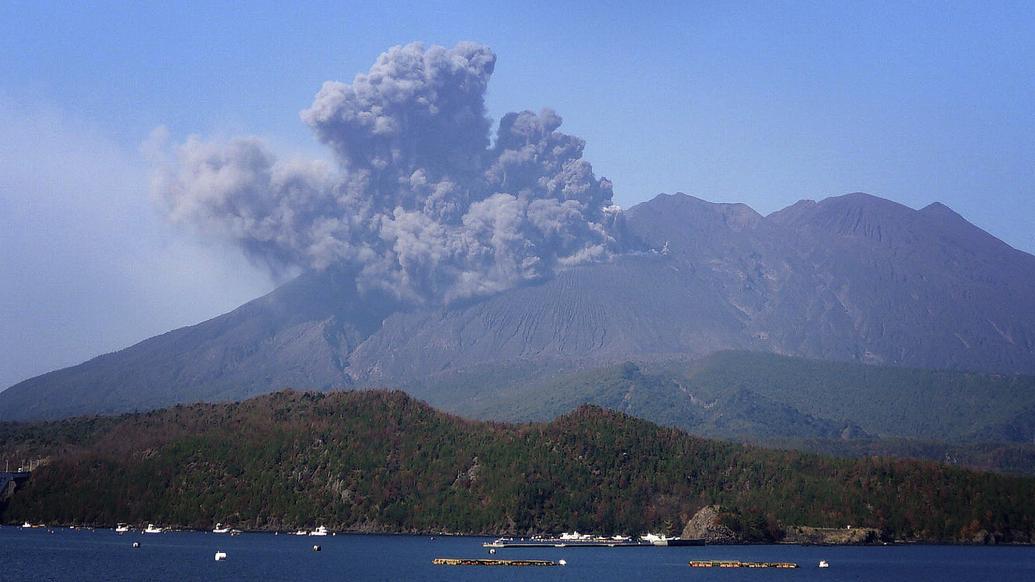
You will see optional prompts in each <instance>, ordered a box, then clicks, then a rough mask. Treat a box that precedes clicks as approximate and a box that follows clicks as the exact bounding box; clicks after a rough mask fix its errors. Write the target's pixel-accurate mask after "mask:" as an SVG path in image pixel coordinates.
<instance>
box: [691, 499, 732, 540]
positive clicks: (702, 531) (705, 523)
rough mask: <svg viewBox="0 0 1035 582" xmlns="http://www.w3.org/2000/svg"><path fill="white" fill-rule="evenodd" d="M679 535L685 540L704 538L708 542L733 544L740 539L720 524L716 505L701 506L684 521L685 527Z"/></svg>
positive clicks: (720, 520) (719, 514)
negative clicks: (688, 519)
mask: <svg viewBox="0 0 1035 582" xmlns="http://www.w3.org/2000/svg"><path fill="white" fill-rule="evenodd" d="M679 537H681V538H683V539H685V540H704V541H705V542H707V543H709V544H735V543H738V542H739V541H740V539H739V538H738V537H737V534H736V533H734V532H733V530H731V529H730V528H728V527H726V526H724V525H722V514H721V512H720V508H719V506H718V505H707V506H705V507H702V508H701V509H700V510H699V511H698V512H697V513H695V514H694V516H693V517H691V518H690V521H688V522H686V527H684V528H683V533H682V534H681V535H680V536H679Z"/></svg>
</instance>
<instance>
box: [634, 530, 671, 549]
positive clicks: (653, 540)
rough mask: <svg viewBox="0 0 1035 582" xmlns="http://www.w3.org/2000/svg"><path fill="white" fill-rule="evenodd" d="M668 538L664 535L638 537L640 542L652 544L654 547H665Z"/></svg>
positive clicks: (653, 534) (650, 534)
mask: <svg viewBox="0 0 1035 582" xmlns="http://www.w3.org/2000/svg"><path fill="white" fill-rule="evenodd" d="M668 540H669V538H668V536H666V535H665V534H656V533H648V534H645V535H642V536H640V541H643V542H647V543H648V544H654V545H655V546H661V545H665V543H666V542H668Z"/></svg>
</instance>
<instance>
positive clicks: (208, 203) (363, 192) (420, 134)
mask: <svg viewBox="0 0 1035 582" xmlns="http://www.w3.org/2000/svg"><path fill="white" fill-rule="evenodd" d="M495 63H496V56H495V54H493V52H492V51H491V50H489V49H488V48H487V47H485V46H482V45H478V44H474V43H461V44H458V45H457V46H455V47H453V48H451V49H446V48H443V47H439V46H432V47H428V48H425V47H424V46H423V45H421V44H416V43H415V44H410V45H406V46H398V47H394V48H392V49H390V50H388V51H387V52H385V53H383V54H382V55H380V57H378V59H377V62H376V63H374V65H373V67H371V68H370V70H369V71H368V72H367V73H366V74H360V75H357V76H356V78H355V79H354V80H353V81H352V83H351V84H346V83H340V82H327V83H324V85H323V87H322V88H321V89H320V91H319V92H318V93H317V95H316V98H315V100H314V101H313V104H312V105H311V106H310V107H309V108H308V109H305V110H304V111H302V113H301V117H302V120H303V121H304V122H305V123H306V124H308V125H309V126H310V127H311V128H312V129H313V131H314V132H315V134H316V136H317V137H318V138H319V140H320V141H321V142H322V143H324V144H326V145H327V146H328V147H329V148H331V150H333V152H334V157H335V160H336V163H335V164H327V163H322V162H318V161H305V160H280V159H278V158H277V157H276V156H275V155H274V154H273V153H272V152H271V151H270V149H269V148H268V146H266V145H265V144H264V143H263V142H262V141H261V140H259V139H256V138H237V139H232V140H229V141H224V142H209V141H204V140H201V139H199V138H197V137H192V138H190V139H188V140H187V141H186V142H185V143H183V144H181V145H180V146H178V147H177V148H176V151H175V156H174V159H173V160H172V161H170V162H168V163H164V164H162V165H161V166H160V167H159V169H158V170H157V171H156V173H155V176H154V178H153V190H154V193H155V195H156V197H157V198H158V199H159V200H160V201H161V203H162V206H163V208H164V209H165V210H166V212H167V213H168V216H169V217H170V218H171V219H172V220H173V221H175V222H182V223H187V224H192V225H194V226H195V227H197V228H198V229H199V230H200V231H201V232H203V233H207V234H210V235H214V236H218V237H221V238H224V239H227V240H230V241H233V242H234V243H236V244H238V245H240V246H241V248H243V249H244V250H245V252H246V253H247V254H248V255H249V256H251V257H252V258H254V259H256V260H258V261H261V262H262V263H264V264H266V265H268V266H269V267H270V268H272V269H274V270H276V269H283V268H292V267H300V268H303V269H325V268H328V267H332V266H336V265H345V266H349V267H351V268H354V269H355V270H356V271H357V272H358V275H357V284H358V285H359V287H360V289H361V290H366V289H374V288H377V289H383V290H385V291H388V292H390V293H392V294H394V295H396V296H397V297H399V298H400V299H403V300H408V301H415V302H444V303H448V302H450V301H454V300H457V299H462V298H468V297H476V296H482V295H488V294H492V293H496V292H499V291H502V290H505V289H508V288H511V287H514V286H515V285H519V284H521V283H523V282H527V281H535V280H538V279H542V278H545V277H549V276H550V275H551V274H553V273H554V272H556V271H557V270H558V269H563V268H567V267H570V266H572V265H576V264H579V263H584V262H588V261H599V260H606V259H608V258H609V257H611V256H612V254H613V253H614V252H615V251H616V249H617V244H618V242H617V240H616V233H617V232H618V230H619V222H620V220H621V211H620V209H619V208H618V207H617V206H615V205H614V204H613V203H612V189H611V183H610V182H608V181H607V180H606V179H602V178H601V179H598V178H596V177H595V176H594V174H593V169H592V167H591V166H590V164H589V163H588V162H587V161H585V160H583V159H582V153H583V147H584V142H583V141H582V140H581V139H579V138H577V137H574V136H571V135H566V134H564V133H561V132H559V131H558V128H559V127H560V125H561V118H560V117H559V116H558V115H557V114H556V113H554V112H553V111H551V110H548V109H544V110H543V111H541V112H540V113H538V114H537V113H533V112H530V111H522V112H520V113H508V114H507V115H505V116H504V117H503V119H502V120H500V123H499V126H498V128H497V130H496V139H495V143H492V142H491V140H490V137H491V129H492V128H491V122H490V120H489V118H488V116H487V113H486V108H485V92H486V89H487V86H488V82H489V78H490V77H491V75H492V72H493V68H494V66H495Z"/></svg>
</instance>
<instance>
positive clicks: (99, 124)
mask: <svg viewBox="0 0 1035 582" xmlns="http://www.w3.org/2000/svg"><path fill="white" fill-rule="evenodd" d="M415 40H418V41H423V42H426V43H434V44H442V45H446V46H452V45H453V44H455V43H456V42H457V41H460V40H474V41H478V42H482V43H485V44H487V45H489V46H491V47H492V48H493V49H494V50H495V52H496V53H497V55H498V61H497V66H496V72H495V74H494V76H493V81H492V83H491V85H490V88H489V106H490V114H491V115H492V116H493V117H494V118H496V119H498V118H499V117H501V116H502V115H503V114H504V113H506V112H508V111H513V110H521V109H533V110H538V109H539V108H541V107H544V106H548V107H552V108H554V109H556V110H557V111H558V112H559V113H560V114H561V115H562V116H563V117H564V119H565V124H564V127H563V128H562V129H563V130H564V131H566V132H568V133H573V134H576V135H579V136H581V137H582V138H584V139H585V140H586V141H587V147H586V158H587V159H589V160H590V161H591V162H592V163H593V165H594V168H595V170H596V172H597V174H598V175H604V176H607V177H608V178H610V179H611V180H612V181H613V182H614V184H615V192H616V196H617V202H618V203H619V204H621V205H623V206H631V205H633V204H635V203H637V202H641V201H643V200H646V199H649V198H650V197H652V196H654V195H655V194H657V193H659V192H675V191H683V192H687V193H690V194H694V195H697V196H699V197H702V198H705V199H708V200H713V201H738V202H746V203H748V204H750V205H751V206H753V207H754V208H756V209H757V210H759V211H760V212H762V213H768V212H771V211H774V210H777V209H779V208H782V207H784V206H786V205H789V204H791V203H793V202H794V201H796V200H798V199H801V198H813V199H819V198H823V197H826V196H831V195H838V194H843V193H847V192H853V191H865V192H869V193H872V194H876V195H879V196H883V197H885V198H890V199H892V200H896V201H898V202H901V203H903V204H906V205H909V206H912V207H914V208H919V207H922V206H924V205H926V204H928V203H930V202H933V201H936V200H937V201H941V202H944V203H946V204H948V205H949V206H950V207H952V208H954V209H955V210H957V211H958V212H960V213H961V214H962V215H963V216H964V217H966V218H967V219H969V220H970V221H972V222H974V223H975V224H977V225H978V226H981V227H982V228H985V229H986V230H988V231H990V232H991V233H992V234H994V235H996V236H998V237H1000V238H1002V239H1003V240H1005V241H1006V242H1008V243H1010V244H1011V245H1013V246H1015V247H1017V248H1020V249H1022V250H1025V251H1028V252H1033V251H1035V107H1033V105H1035V3H1033V2H1016V3H1003V2H915V3H914V2H901V1H900V2H844V3H842V2H805V1H794V2H775V1H766V2H714V3H703V2H689V1H685V2H672V3H639V2H614V3H611V2H603V1H593V2H582V3H579V2H575V3H569V2H563V1H559V0H554V1H551V2H543V3H537V2H523V3H475V2H457V3H449V2H422V3H414V4H393V3H388V2H368V3H348V2H340V1H338V2H301V3H289V2H282V1H281V2H267V3H263V2H247V3H230V2H202V3H192V2H161V3H159V2H137V3H128V2H110V3H108V2H90V3H85V2H84V3H70V2H60V3H48V2H39V1H34V2H21V1H17V0H7V1H6V2H3V3H0V388H2V387H4V386H6V385H9V384H11V383H13V382H15V381H17V380H20V379H23V378H26V377H29V376H31V375H34V374H38V373H41V372H45V371H47V370H50V369H53V368H55V367H58V366H63V365H69V364H74V363H77V362H79V361H82V360H84V359H86V358H88V357H91V356H94V355H97V354H99V353H103V352H107V351H111V350H113V349H117V348H120V347H125V346H127V345H129V344H131V343H133V342H135V341H138V340H140V339H143V338H145V337H148V336H150V335H154V334H156V333H160V332H162V331H166V330H168V329H171V328H173V327H177V326H180V325H185V324H190V323H196V322H198V321H201V320H203V319H205V318H208V317H211V316H213V315H216V314H218V313H221V312H224V311H226V310H228V309H230V308H232V307H234V306H236V305H238V304H240V303H242V302H244V301H246V300H248V299H250V298H252V297H254V296H256V295H258V294H261V293H263V292H265V291H267V290H269V289H270V288H271V287H272V286H273V284H274V282H272V281H270V280H269V279H268V277H267V276H266V275H264V274H263V273H262V272H260V271H259V270H256V269H254V268H252V267H251V266H250V265H249V264H248V263H247V261H245V260H244V259H243V258H242V257H240V256H239V255H238V254H237V253H236V252H235V251H233V250H232V249H228V248H218V247H213V246H212V245H211V244H206V243H204V242H201V241H198V240H195V239H193V238H192V237H191V236H190V235H189V234H187V233H184V232H180V231H178V230H177V229H175V228H172V227H170V226H169V225H167V224H165V223H164V222H163V220H162V219H161V218H160V217H159V215H158V213H157V212H156V211H155V210H154V208H153V205H152V203H151V201H150V199H149V196H148V180H149V167H148V164H147V162H146V161H145V159H144V156H143V154H142V153H141V144H142V143H143V142H144V141H145V140H146V139H147V136H148V135H149V134H150V132H151V131H152V130H153V129H154V128H156V127H158V126H165V127H167V128H168V130H169V133H170V134H171V136H172V138H173V139H174V140H176V141H182V140H183V139H184V138H185V137H186V136H188V135H190V134H200V135H202V136H206V137H217V136H230V135H238V134H250V135H258V136H262V137H264V138H266V139H268V140H269V141H270V142H271V143H272V144H274V147H275V148H276V149H277V150H278V151H281V152H283V153H285V154H293V153H295V154H303V155H307V156H323V157H326V156H327V153H326V152H325V151H324V149H323V148H322V147H320V146H319V144H317V143H316V141H315V140H314V138H313V137H312V136H311V134H310V132H309V130H308V128H307V127H305V126H304V125H303V124H302V123H301V122H300V121H299V118H298V112H299V111H300V110H301V109H303V108H305V107H307V106H308V105H309V104H310V103H311V102H312V99H313V95H314V94H315V92H316V91H317V90H318V89H319V87H320V85H321V84H322V83H323V82H324V81H326V80H340V81H346V82H347V81H350V80H351V79H352V77H353V76H354V75H355V74H356V73H357V72H361V71H365V70H366V69H368V68H369V66H370V64H371V63H372V62H373V61H374V59H375V58H376V57H377V55H378V54H379V53H380V52H382V51H383V50H385V49H386V48H388V47H390V46H392V45H396V44H401V43H407V42H411V41H415Z"/></svg>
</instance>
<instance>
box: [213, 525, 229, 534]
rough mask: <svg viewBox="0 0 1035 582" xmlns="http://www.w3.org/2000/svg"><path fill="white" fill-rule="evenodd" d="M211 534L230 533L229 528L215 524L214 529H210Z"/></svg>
mask: <svg viewBox="0 0 1035 582" xmlns="http://www.w3.org/2000/svg"><path fill="white" fill-rule="evenodd" d="M212 533H230V528H229V527H225V526H224V525H223V524H221V523H217V524H216V527H215V528H213V529H212Z"/></svg>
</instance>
